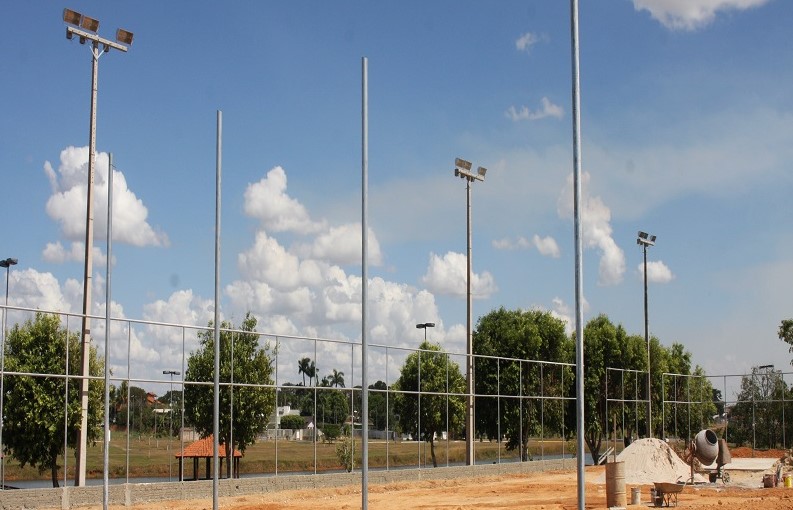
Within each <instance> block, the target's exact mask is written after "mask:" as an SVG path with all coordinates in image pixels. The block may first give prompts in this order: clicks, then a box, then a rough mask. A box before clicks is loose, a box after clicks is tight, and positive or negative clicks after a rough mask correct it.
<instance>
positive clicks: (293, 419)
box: [281, 414, 306, 430]
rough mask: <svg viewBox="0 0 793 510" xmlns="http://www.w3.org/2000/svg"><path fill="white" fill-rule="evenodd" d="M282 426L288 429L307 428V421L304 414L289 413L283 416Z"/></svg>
mask: <svg viewBox="0 0 793 510" xmlns="http://www.w3.org/2000/svg"><path fill="white" fill-rule="evenodd" d="M281 428H282V429H286V430H300V429H304V428H306V422H305V420H303V417H302V416H297V415H295V414H288V415H286V416H282V417H281Z"/></svg>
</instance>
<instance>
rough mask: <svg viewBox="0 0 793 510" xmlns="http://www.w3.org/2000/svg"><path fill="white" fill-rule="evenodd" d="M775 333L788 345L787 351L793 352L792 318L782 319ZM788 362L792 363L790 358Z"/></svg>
mask: <svg viewBox="0 0 793 510" xmlns="http://www.w3.org/2000/svg"><path fill="white" fill-rule="evenodd" d="M777 335H779V339H780V340H782V341H783V342H785V343H787V344H788V345H789V346H790V347H789V348H788V352H790V353H792V354H793V319H784V320H783V321H782V323H781V324H780V325H779V330H778V331H777ZM790 364H791V365H793V360H790Z"/></svg>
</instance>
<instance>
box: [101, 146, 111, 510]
mask: <svg viewBox="0 0 793 510" xmlns="http://www.w3.org/2000/svg"><path fill="white" fill-rule="evenodd" d="M112 259H113V154H108V155H107V268H106V269H105V271H106V272H107V278H106V281H105V433H104V448H105V455H104V466H103V468H102V481H103V483H102V508H103V510H107V506H108V504H109V502H110V494H109V483H110V482H109V473H108V469H109V468H108V466H110V367H109V366H108V351H109V349H110V303H111V301H110V277H111V273H112V271H111V262H110V261H111V260H112Z"/></svg>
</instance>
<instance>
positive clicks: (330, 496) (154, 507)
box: [97, 466, 793, 510]
mask: <svg viewBox="0 0 793 510" xmlns="http://www.w3.org/2000/svg"><path fill="white" fill-rule="evenodd" d="M603 472H604V467H603V466H591V467H587V469H586V478H587V480H588V482H587V483H586V485H585V506H586V508H606V487H605V485H604V484H600V483H594V482H593V480H597V479H599V478H602V475H603ZM756 476H758V477H759V478H758V480H757V488H748V487H746V486H745V484H742V485H741V486H739V485H730V484H728V485H726V486H725V485H723V484H721V482H719V483H718V484H705V485H703V486H686V487H685V489H684V490H683V492H682V493H681V494H680V495H679V497H678V505H679V506H680V507H685V508H694V509H697V510H716V509H718V510H725V509H736V510H737V509H740V510H782V509H790V508H793V489H785V488H783V487H781V486H780V487H778V488H769V489H764V488H761V487H762V478H761V476H762V475H756ZM749 485H751V484H749ZM651 487H652V486H651V485H642V486H641V505H634V506H630V508H635V509H637V510H638V509H640V508H647V507H650V506H651V505H650V503H649V500H650V488H651ZM626 495H627V499H628V503H630V497H631V490H630V487H626ZM361 506H362V498H361V487H360V486H350V487H341V488H333V489H310V490H290V491H280V492H271V493H266V494H257V495H250V496H242V497H232V498H221V499H220V508H223V509H231V510H305V509H306V508H333V509H355V508H361ZM577 507H578V501H577V484H576V472H575V470H572V471H549V472H542V473H530V474H521V475H507V476H501V477H481V478H467V479H456V480H425V481H420V482H410V483H395V484H387V485H371V486H370V487H369V489H368V508H370V509H372V510H405V509H416V510H419V509H421V510H436V509H437V510H446V509H448V510H473V509H518V508H520V509H528V510H573V509H576V508H577ZM97 508H98V507H97ZM114 508H115V509H117V510H122V509H123V508H124V507H114ZM133 508H134V510H210V509H211V508H212V501H211V500H192V501H169V502H160V503H156V504H145V505H135V506H134V507H133Z"/></svg>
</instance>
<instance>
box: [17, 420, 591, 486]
mask: <svg viewBox="0 0 793 510" xmlns="http://www.w3.org/2000/svg"><path fill="white" fill-rule="evenodd" d="M187 444H189V442H185V446H187ZM102 446H103V445H102V444H101V443H99V444H97V446H94V447H89V448H88V452H87V462H86V470H87V476H88V478H101V477H102V476H103V467H102V466H103V460H104V452H103V448H102ZM180 447H181V445H180V443H179V440H178V439H177V438H173V439H171V440H170V441H169V440H168V438H162V437H160V438H155V437H152V436H146V435H142V436H141V435H138V434H136V433H133V434H132V436H131V437H130V438H129V456H128V457H127V436H126V433H125V432H124V431H114V432H113V433H112V434H111V439H110V447H109V453H108V457H109V464H108V473H109V477H110V478H125V477H126V476H127V472H129V475H128V476H129V477H130V478H148V477H166V478H167V477H169V476H170V477H172V478H173V479H174V480H178V478H179V461H178V459H176V458H175V457H174V454H175V453H176V452H178V451H179V450H180ZM562 448H563V442H562V441H561V440H558V439H556V440H545V441H543V442H540V441H534V440H533V441H530V443H529V451H530V452H531V454H532V456H533V457H534V458H539V457H540V455H541V453H544V454H545V455H558V454H561V453H562ZM574 450H575V443H574V442H573V441H569V442H566V443H564V451H565V452H566V453H571V452H573V451H574ZM355 451H356V460H355V465H356V467H357V466H360V465H361V459H360V455H361V454H360V452H361V441H360V439H359V440H356V444H355ZM474 451H475V455H476V458H477V460H478V461H492V462H497V461H498V460H499V458H500V460H501V461H514V460H517V457H518V455H517V452H514V451H506V450H505V449H504V448H503V445H502V448H501V450H500V452H499V444H498V443H496V442H490V441H477V442H475V443H474ZM435 455H436V458H437V460H438V465H439V466H444V465H446V463H447V461H448V463H449V464H461V463H463V462H464V461H465V441H449V442H446V441H436V443H435ZM67 460H68V463H67V477H66V478H67V479H68V480H71V479H73V478H74V465H75V457H74V452H73V451H72V450H69V452H68V459H67ZM276 460H277V462H276ZM315 460H316V468H315ZM58 464H59V467H60V471H59V479H60V480H63V465H64V463H63V457H62V456H61V457H60V458H59V463H58ZM386 465H388V466H389V467H419V466H421V467H425V466H427V467H431V466H432V459H431V455H430V445H429V444H428V443H418V442H416V441H399V442H393V441H392V442H389V443H386V442H385V441H383V440H379V441H374V440H372V441H370V442H369V467H371V468H384V467H386ZM276 467H277V469H276ZM315 469H316V471H317V472H323V471H334V470H343V469H344V468H343V466H342V465H341V463H340V462H339V460H338V458H337V457H336V444H332V443H321V442H318V443H316V444H314V443H312V442H311V441H286V440H278V441H277V442H276V441H274V440H265V441H260V442H257V443H255V444H253V445H250V446H249V447H248V448H247V449H246V450H245V452H244V457H243V458H242V461H241V462H240V471H241V472H242V473H243V474H273V473H275V472H276V471H277V472H278V473H290V472H314V471H315ZM192 470H193V463H192V461H191V460H187V461H186V462H185V466H184V472H185V477H186V478H192ZM224 470H225V463H224ZM205 475H206V473H205V461H203V460H200V461H199V477H204V476H205ZM49 476H50V473H49V470H46V471H45V472H44V473H41V474H40V473H39V472H38V470H36V469H34V468H31V467H30V466H26V467H25V468H21V467H20V466H19V463H18V462H16V461H15V460H14V459H13V458H12V457H9V458H7V459H6V466H5V479H6V480H7V481H14V480H34V479H49Z"/></svg>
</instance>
